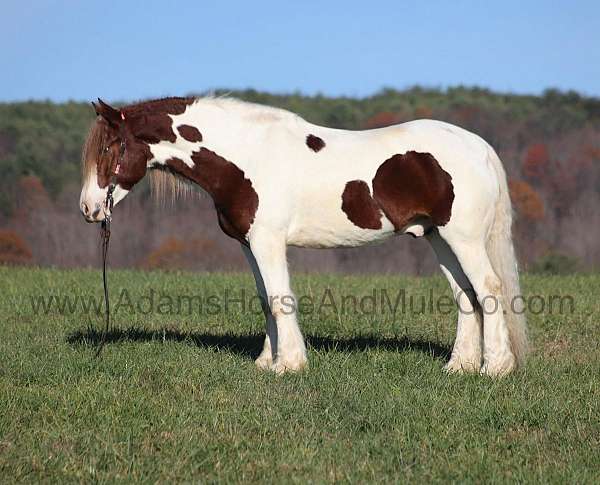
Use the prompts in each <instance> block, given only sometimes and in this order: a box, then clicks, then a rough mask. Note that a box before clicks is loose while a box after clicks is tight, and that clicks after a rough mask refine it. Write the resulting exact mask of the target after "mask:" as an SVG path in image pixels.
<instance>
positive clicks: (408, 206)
mask: <svg viewBox="0 0 600 485" xmlns="http://www.w3.org/2000/svg"><path fill="white" fill-rule="evenodd" d="M373 199H375V201H376V202H377V204H378V205H379V207H381V209H382V210H383V212H384V214H385V215H386V217H387V218H388V219H389V220H390V221H391V222H392V224H393V225H394V228H395V229H396V231H400V230H402V229H403V228H404V227H406V225H407V224H409V223H410V222H411V221H412V220H413V219H415V218H416V217H419V216H425V217H428V218H430V219H431V221H432V223H433V224H434V225H436V226H444V225H446V224H447V223H448V221H449V220H450V216H451V214H452V202H453V201H454V187H453V186H452V177H451V176H450V174H449V173H448V172H446V171H445V170H444V169H442V167H440V165H439V163H438V162H437V160H436V159H435V158H434V157H433V156H432V155H431V154H430V153H420V152H415V151H410V152H406V153H405V154H404V155H401V154H397V155H394V156H393V157H391V158H389V159H387V160H386V161H385V162H383V163H382V164H381V165H380V166H379V168H378V169H377V173H376V174H375V177H374V178H373Z"/></svg>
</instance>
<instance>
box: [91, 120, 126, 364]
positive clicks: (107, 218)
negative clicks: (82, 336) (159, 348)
mask: <svg viewBox="0 0 600 485" xmlns="http://www.w3.org/2000/svg"><path fill="white" fill-rule="evenodd" d="M121 119H122V120H123V121H125V114H124V113H123V112H122V111H121ZM122 130H123V127H122V126H121V146H120V147H119V160H118V161H117V165H116V166H115V170H114V173H113V174H112V178H111V181H110V184H109V186H108V190H107V191H106V201H105V202H104V207H105V212H104V220H103V221H102V226H101V234H102V284H103V286H104V320H105V322H104V330H103V331H102V336H101V337H100V342H99V343H98V348H97V349H96V358H98V357H100V353H101V352H102V349H103V348H104V344H105V343H106V337H107V335H108V330H109V329H110V301H109V298H108V278H107V276H106V260H107V259H108V243H109V241H110V222H111V220H112V211H113V205H114V201H113V192H114V191H115V187H116V186H117V175H118V174H119V172H120V170H121V165H122V163H123V159H124V158H125V134H124V132H123V131H122Z"/></svg>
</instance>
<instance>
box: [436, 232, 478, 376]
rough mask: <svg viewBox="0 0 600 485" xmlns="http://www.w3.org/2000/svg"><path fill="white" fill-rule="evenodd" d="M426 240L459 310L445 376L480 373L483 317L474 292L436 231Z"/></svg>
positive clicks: (458, 264)
mask: <svg viewBox="0 0 600 485" xmlns="http://www.w3.org/2000/svg"><path fill="white" fill-rule="evenodd" d="M427 239H428V240H429V242H430V244H431V247H432V248H433V250H434V251H435V254H436V256H437V258H438V262H439V263H440V268H441V270H442V273H444V275H445V276H446V278H447V279H448V282H449V283H450V287H451V288H452V293H453V294H454V299H455V301H456V304H457V306H458V324H457V328H456V340H455V341H454V348H453V349H452V356H451V357H450V361H449V362H448V363H447V364H446V366H445V367H444V368H445V369H446V370H447V371H448V372H479V370H480V368H481V346H482V332H481V330H482V329H481V327H482V315H481V307H480V306H479V303H478V302H477V298H476V297H475V291H474V290H473V287H472V286H471V283H470V282H469V280H468V279H467V277H466V276H465V273H464V272H463V270H462V268H461V267H460V263H459V262H458V260H457V259H456V255H455V254H454V253H453V252H452V249H451V248H450V246H448V244H447V243H446V241H444V240H443V239H442V238H441V236H440V235H439V233H438V232H437V230H434V231H433V232H431V233H430V234H429V235H428V236H427Z"/></svg>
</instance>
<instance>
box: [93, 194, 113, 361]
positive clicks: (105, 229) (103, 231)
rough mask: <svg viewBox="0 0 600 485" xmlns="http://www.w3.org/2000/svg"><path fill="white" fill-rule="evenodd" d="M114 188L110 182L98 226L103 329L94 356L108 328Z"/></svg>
mask: <svg viewBox="0 0 600 485" xmlns="http://www.w3.org/2000/svg"><path fill="white" fill-rule="evenodd" d="M114 190H115V184H114V183H111V184H110V185H109V186H108V191H107V193H106V203H105V207H106V208H108V211H107V212H106V213H105V216H104V220H103V221H102V225H101V226H100V235H101V236H100V237H101V238H102V285H103V286H104V329H103V331H102V335H101V337H100V342H98V348H97V349H96V358H98V357H100V353H101V352H102V349H103V348H104V344H105V343H106V337H107V335H108V330H109V328H110V300H109V296H108V278H107V276H106V260H107V257H108V243H109V242H110V223H111V220H112V209H113V192H114Z"/></svg>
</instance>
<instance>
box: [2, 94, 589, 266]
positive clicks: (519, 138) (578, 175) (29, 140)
mask: <svg viewBox="0 0 600 485" xmlns="http://www.w3.org/2000/svg"><path fill="white" fill-rule="evenodd" d="M175 94H184V93H175ZM216 94H217V95H225V94H226V95H228V96H232V97H237V98H240V99H244V100H248V101H253V102H257V103H262V104H267V105H272V106H278V107H282V108H286V109H289V110H291V111H293V112H295V113H298V114H299V115H301V116H303V117H304V118H306V119H307V120H309V121H311V122H314V123H317V124H322V125H327V126H331V127H338V128H346V129H365V128H376V127H381V126H386V125H389V124H394V123H399V122H403V121H408V120H412V119H416V118H435V119H440V120H445V121H448V122H451V123H454V124H457V125H459V126H462V127H464V128H466V129H468V130H471V131H473V132H475V133H477V134H479V135H481V136H482V137H483V138H485V139H486V140H487V141H489V142H490V143H491V144H492V145H493V146H494V147H495V148H496V149H497V150H498V152H499V154H500V156H501V158H502V159H503V161H504V163H505V165H506V169H507V172H508V174H509V178H510V179H511V180H510V182H511V190H512V192H513V199H514V204H515V207H516V210H517V213H518V215H519V216H520V217H519V222H518V224H517V229H516V230H517V237H518V247H519V251H520V253H521V254H522V257H523V258H524V259H525V260H526V261H533V260H537V259H539V258H541V257H544V256H547V255H549V254H550V255H551V254H552V253H555V252H558V253H562V254H566V255H568V256H570V257H575V258H578V259H579V260H580V261H582V262H583V263H585V264H586V265H589V264H593V265H600V249H598V248H597V247H596V246H597V244H596V241H598V240H599V237H598V236H600V232H599V231H600V229H599V228H600V220H599V217H600V216H598V215H597V213H599V212H600V211H597V210H595V211H593V210H590V209H591V208H594V207H595V208H597V207H600V193H599V187H600V99H598V98H591V97H585V96H582V95H580V94H578V93H575V92H559V91H556V90H548V91H546V92H545V93H544V94H543V95H541V96H523V95H513V94H501V93H493V92H491V91H489V90H486V89H479V88H465V87H456V88H451V89H447V90H437V89H425V88H421V87H414V88H411V89H407V90H403V91H397V90H394V89H384V90H382V91H381V92H379V93H377V94H374V95H373V96H370V97H366V98H360V99H355V98H346V97H339V98H330V97H325V96H303V95H301V94H282V95H277V94H269V93H262V92H258V91H254V90H245V91H225V90H222V91H218V92H217V93H216ZM93 119H94V112H93V109H92V107H91V106H90V105H89V104H87V103H63V104H55V103H51V102H38V101H31V102H22V103H0V173H2V177H1V178H0V227H9V228H12V229H14V230H15V231H17V232H18V233H24V232H27V231H25V230H24V229H22V228H21V229H19V227H18V226H19V224H24V223H25V222H24V221H28V220H30V217H29V216H28V215H27V214H28V212H27V211H28V210H29V211H31V210H32V209H31V207H29V206H30V205H31V203H30V201H31V198H32V196H31V191H32V190H33V191H38V192H39V191H43V195H42V196H41V197H42V199H44V200H46V202H44V204H43V205H44V206H49V205H52V207H53V210H54V211H55V212H60V211H62V210H68V209H67V207H75V206H70V205H69V204H70V203H71V202H72V200H74V199H76V196H77V195H78V194H77V192H78V190H79V183H80V182H79V177H80V175H79V174H80V168H79V160H80V151H81V146H82V144H83V140H84V138H85V136H86V133H87V130H88V128H89V126H90V124H91V122H92V121H93ZM32 180H34V181H33V182H32ZM36 184H37V185H36ZM35 187H37V188H35ZM142 192H143V191H142ZM38 195H39V194H38ZM63 199H64V200H63ZM71 199H72V200H71ZM67 200H68V201H69V202H67ZM144 200H145V195H143V194H142V196H141V202H140V203H145V202H143V201H144ZM28 201H29V202H28ZM61 201H62V202H61ZM19 211H20V212H19ZM18 221H21V222H20V223H17V222H18ZM590 231H592V232H593V235H594V237H595V239H590V238H591V236H590ZM32 234H35V231H33V232H32ZM32 237H33V236H29V237H27V238H26V239H27V241H28V243H29V246H30V247H31V252H32V254H33V255H34V256H33V258H34V260H35V255H36V254H38V253H39V251H37V250H36V247H35V246H36V245H37V244H38V242H35V241H34V240H33V239H35V238H33V239H32ZM157 237H158V236H157ZM40 244H41V242H40ZM0 245H1V241H0ZM158 245H159V244H158V243H156V244H154V245H152V244H150V246H149V248H147V249H152V248H153V249H157V247H158ZM342 259H343V258H342ZM0 260H1V255H0ZM37 261H38V262H40V260H39V259H38V260H37ZM41 262H43V263H45V262H48V261H46V259H43V260H42V261H41Z"/></svg>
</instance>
